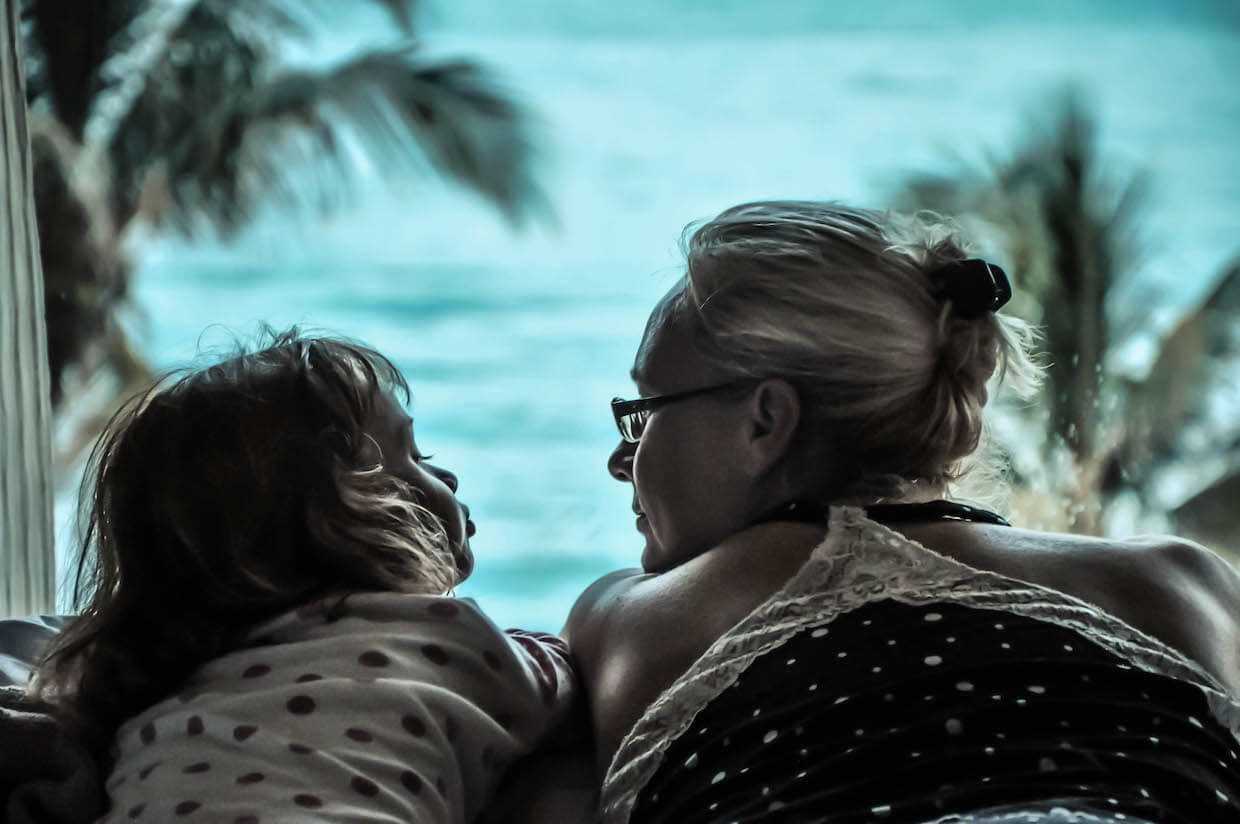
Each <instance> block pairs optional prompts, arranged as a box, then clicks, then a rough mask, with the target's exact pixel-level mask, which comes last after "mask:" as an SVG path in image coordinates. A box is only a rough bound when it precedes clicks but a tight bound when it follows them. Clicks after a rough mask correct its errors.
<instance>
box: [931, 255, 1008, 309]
mask: <svg viewBox="0 0 1240 824" xmlns="http://www.w3.org/2000/svg"><path fill="white" fill-rule="evenodd" d="M930 278H931V280H933V281H934V282H935V283H937V284H939V292H938V295H939V297H940V298H948V299H950V300H951V302H952V307H953V308H954V309H955V311H956V314H957V315H959V316H960V317H962V318H965V319H972V318H978V317H981V316H982V315H984V314H985V313H986V312H994V311H996V310H998V309H999V307H1000V306H1002V305H1003V304H1005V303H1007V302H1008V301H1009V300H1011V298H1012V284H1011V283H1009V282H1008V279H1007V274H1006V273H1005V272H1004V271H1003V270H1002V269H1001V268H999V267H998V266H996V265H995V264H993V263H987V262H986V261H984V260H982V259H981V258H970V259H968V260H954V261H952V262H951V263H948V264H945V265H943V266H940V267H939V268H937V269H935V270H933V271H932V272H930Z"/></svg>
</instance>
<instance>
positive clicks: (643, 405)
mask: <svg viewBox="0 0 1240 824" xmlns="http://www.w3.org/2000/svg"><path fill="white" fill-rule="evenodd" d="M761 380H762V379H761V378H738V379H737V380H732V381H727V382H725V383H716V384H713V385H711V386H702V387H698V388H697V389H688V390H686V391H684V392H672V393H669V394H667V395H652V396H651V397H649V398H637V399H635V400H631V401H626V400H625V399H624V398H619V397H616V398H612V399H611V414H612V415H613V416H614V417H615V419H616V428H617V429H619V430H620V438H621V440H623V441H624V442H625V443H628V444H637V443H640V442H641V439H642V437H641V435H638V436H637V437H635V438H634V437H632V436H631V435H629V433H628V432H626V431H625V428H624V420H625V418H627V417H629V416H630V415H635V414H638V413H641V412H645V413H647V415H646V418H647V419H648V418H649V417H650V415H649V413H651V412H654V411H655V410H656V409H658V408H659V407H660V406H666V405H667V404H669V403H672V402H674V401H683V400H688V399H689V398H696V397H697V396H699V395H705V394H707V393H709V392H719V391H722V390H724V389H738V388H740V387H741V386H744V385H747V384H753V383H757V382H759V381H761ZM645 428H646V421H645V420H643V421H642V430H643V431H645Z"/></svg>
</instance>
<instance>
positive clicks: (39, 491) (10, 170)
mask: <svg viewBox="0 0 1240 824" xmlns="http://www.w3.org/2000/svg"><path fill="white" fill-rule="evenodd" d="M20 5H21V0H0V7H2V8H3V14H0V140H3V143H4V162H3V163H0V197H2V198H3V200H2V201H0V203H2V207H0V212H2V213H0V576H2V580H0V617H5V616H9V615H29V614H34V613H44V612H52V611H53V610H54V608H55V598H56V583H55V580H56V573H55V566H56V564H55V557H54V553H55V550H54V547H53V542H52V479H51V439H50V438H51V436H50V432H51V409H50V397H51V393H50V391H49V380H50V378H49V376H48V367H47V334H46V326H45V323H44V318H43V277H42V273H41V271H40V268H39V238H38V233H37V228H36V226H35V217H34V196H33V189H32V186H31V165H30V138H29V134H28V133H27V129H26V86H25V80H24V79H23V76H22V58H21V51H22V50H21V28H20V24H19V17H18V13H19V6H20Z"/></svg>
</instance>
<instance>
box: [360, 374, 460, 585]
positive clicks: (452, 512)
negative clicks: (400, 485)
mask: <svg viewBox="0 0 1240 824" xmlns="http://www.w3.org/2000/svg"><path fill="white" fill-rule="evenodd" d="M367 429H368V434H369V435H370V436H371V437H372V438H374V440H375V443H377V444H378V445H379V449H380V450H381V451H382V453H383V455H382V461H383V467H384V469H386V470H387V471H388V472H390V473H392V474H393V475H395V476H396V477H398V478H400V479H401V480H403V481H404V482H405V483H407V484H409V485H410V486H412V487H413V488H414V489H417V490H418V491H419V492H421V493H422V497H421V499H420V500H419V501H418V503H420V504H422V505H423V506H425V507H426V508H427V509H429V510H430V511H431V513H433V514H434V515H435V516H436V517H438V518H439V520H441V521H442V522H443V525H444V529H445V530H446V531H447V533H448V543H449V546H450V547H451V548H452V554H453V556H454V557H455V558H456V565H457V569H459V570H460V571H461V579H462V580H464V579H465V578H466V577H467V576H468V575H469V573H470V572H471V571H472V570H473V568H474V555H473V552H472V551H471V550H470V548H469V538H470V536H471V535H473V534H474V522H473V521H471V520H469V507H467V506H465V505H463V504H462V503H460V502H459V501H458V500H457V499H456V487H457V480H456V476H455V475H453V474H452V473H451V472H449V471H448V470H446V469H441V468H440V467H438V466H435V465H434V464H431V463H428V462H427V461H426V460H425V459H424V458H423V457H422V453H421V452H419V451H418V445H417V443H416V441H414V438H413V419H412V418H410V417H409V416H408V415H407V414H405V410H403V409H401V407H400V404H398V403H397V402H396V399H395V398H393V397H392V396H391V395H390V394H388V393H384V394H382V395H380V396H379V398H378V400H377V401H376V402H375V408H374V412H373V414H372V417H371V421H370V426H369V427H368V428H367Z"/></svg>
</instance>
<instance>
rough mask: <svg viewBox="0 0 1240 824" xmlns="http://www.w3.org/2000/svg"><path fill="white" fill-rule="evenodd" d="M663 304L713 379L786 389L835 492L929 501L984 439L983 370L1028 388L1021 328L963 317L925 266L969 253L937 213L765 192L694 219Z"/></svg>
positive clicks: (1028, 336)
mask: <svg viewBox="0 0 1240 824" xmlns="http://www.w3.org/2000/svg"><path fill="white" fill-rule="evenodd" d="M682 245H683V247H684V251H685V255H686V257H687V259H688V271H687V274H686V276H685V278H684V279H683V281H682V283H683V291H682V292H680V294H679V295H678V296H677V298H675V299H674V301H673V303H672V305H670V306H669V307H668V308H669V311H671V312H673V313H674V314H675V315H676V316H677V317H680V318H684V319H686V321H687V322H688V323H689V324H690V325H691V328H692V329H693V331H694V333H695V337H696V338H697V340H698V342H699V344H700V345H701V347H702V350H703V352H704V353H705V354H706V356H707V357H708V358H709V359H710V360H711V361H713V362H714V364H715V365H716V366H718V367H719V368H720V369H721V370H723V372H724V373H725V374H729V375H733V376H736V377H738V378H739V377H759V378H761V377H782V378H785V379H787V380H788V381H789V382H791V383H792V384H793V385H794V386H796V387H797V389H798V391H799V393H800V395H801V400H802V406H803V412H802V415H803V421H804V423H803V425H802V429H803V431H804V432H806V433H807V434H810V435H814V436H817V437H821V438H825V439H826V442H827V443H828V444H829V445H830V447H831V450H832V452H831V454H833V455H834V456H835V458H836V460H837V461H838V462H839V463H840V466H839V467H837V471H840V470H842V471H843V477H842V481H841V484H840V485H839V488H836V489H833V490H831V494H832V495H834V496H837V497H861V498H870V499H872V498H890V497H905V496H909V495H915V494H918V493H919V492H922V491H924V492H925V493H930V494H941V493H942V492H943V491H944V490H945V489H946V488H947V485H948V483H949V482H951V481H954V480H956V479H957V478H960V477H961V476H962V475H963V473H964V471H965V468H966V462H965V459H966V458H968V457H969V456H970V455H972V454H973V453H974V452H975V450H976V449H977V447H978V445H979V441H980V440H981V438H982V433H983V424H982V407H983V406H984V405H985V404H986V401H987V397H988V396H987V383H988V382H989V381H990V379H991V378H992V376H995V375H996V373H997V374H998V375H999V376H1000V377H1003V376H1004V375H1006V377H1007V378H1008V380H1009V383H1010V384H1011V385H1012V386H1013V387H1014V388H1015V389H1016V390H1017V391H1018V392H1021V393H1023V394H1025V395H1028V394H1030V393H1032V392H1033V390H1034V389H1035V388H1036V386H1037V383H1038V378H1039V370H1038V367H1037V366H1036V365H1035V364H1034V363H1033V361H1032V360H1031V358H1030V355H1029V349H1030V346H1031V344H1032V342H1033V337H1034V336H1033V331H1032V329H1031V328H1030V327H1029V326H1028V325H1027V324H1025V323H1024V322H1022V321H1020V320H1018V319H1015V318H1011V317H1007V316H1004V315H1000V314H997V313H993V312H985V313H983V314H982V315H980V316H978V317H972V318H969V317H962V316H961V314H960V313H958V312H956V311H953V309H954V307H953V305H952V301H951V300H950V299H945V298H943V297H942V296H941V293H942V289H943V288H944V284H943V283H941V282H938V281H937V280H936V277H935V270H936V269H939V268H940V267H942V266H944V265H945V264H947V263H950V262H953V261H960V260H964V259H966V258H968V257H969V254H968V253H967V251H966V248H965V245H964V243H963V242H962V240H961V239H960V238H959V237H958V236H957V234H956V232H955V230H954V227H953V226H952V225H951V224H950V223H949V222H947V221H945V220H942V219H938V218H937V217H936V216H927V215H917V216H904V215H899V214H893V213H887V212H879V211H871V210H864V209H854V208H849V207H846V206H841V205H837V204H834V203H820V202H801V201H769V202H756V203H745V204H742V205H739V206H734V207H732V208H730V209H728V210H726V211H725V212H723V213H722V214H720V215H719V216H718V217H716V218H714V219H713V220H710V221H707V222H705V223H703V224H700V225H691V226H690V227H689V228H687V229H686V230H685V236H684V239H683V241H682Z"/></svg>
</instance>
